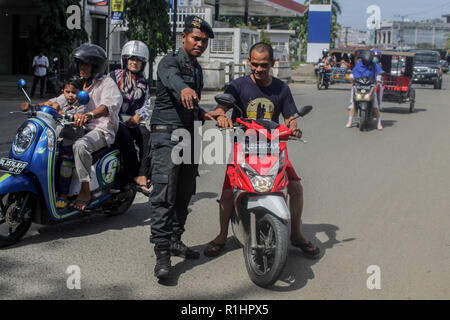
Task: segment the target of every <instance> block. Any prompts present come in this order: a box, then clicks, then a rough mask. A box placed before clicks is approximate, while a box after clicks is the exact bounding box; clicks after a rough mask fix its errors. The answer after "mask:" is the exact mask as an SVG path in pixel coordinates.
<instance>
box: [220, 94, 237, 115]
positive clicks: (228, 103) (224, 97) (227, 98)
mask: <svg viewBox="0 0 450 320" xmlns="http://www.w3.org/2000/svg"><path fill="white" fill-rule="evenodd" d="M214 99H215V100H216V102H217V104H218V105H221V106H225V107H227V108H230V109H238V110H239V112H240V113H241V116H242V115H243V114H244V113H243V112H242V109H241V108H239V107H238V106H237V104H236V99H235V98H234V97H233V95H232V94H229V93H221V94H218V95H216V96H215V97H214Z"/></svg>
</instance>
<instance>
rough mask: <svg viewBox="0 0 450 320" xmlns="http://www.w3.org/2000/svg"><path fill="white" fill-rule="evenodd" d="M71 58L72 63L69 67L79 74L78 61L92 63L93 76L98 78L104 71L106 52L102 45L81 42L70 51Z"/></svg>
mask: <svg viewBox="0 0 450 320" xmlns="http://www.w3.org/2000/svg"><path fill="white" fill-rule="evenodd" d="M71 60H72V63H71V67H70V69H71V71H72V72H74V71H75V72H76V73H77V74H79V69H78V63H79V62H83V63H86V64H90V65H92V77H93V78H99V77H101V76H102V75H103V74H104V73H105V69H106V62H107V57H106V52H105V50H104V49H103V48H102V47H100V46H98V45H96V44H90V43H83V44H82V45H81V46H79V47H78V48H76V49H74V50H73V51H72V56H71ZM72 69H74V70H72Z"/></svg>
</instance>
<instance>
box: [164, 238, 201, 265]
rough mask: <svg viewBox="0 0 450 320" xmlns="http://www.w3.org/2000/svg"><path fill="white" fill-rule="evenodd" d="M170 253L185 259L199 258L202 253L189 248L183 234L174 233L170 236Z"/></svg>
mask: <svg viewBox="0 0 450 320" xmlns="http://www.w3.org/2000/svg"><path fill="white" fill-rule="evenodd" d="M170 254H171V255H172V256H177V257H182V258H184V259H198V258H200V253H199V252H198V251H195V250H192V249H190V248H188V247H187V246H186V245H185V244H184V243H183V242H182V241H181V236H179V235H172V237H171V238H170Z"/></svg>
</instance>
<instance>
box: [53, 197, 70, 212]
mask: <svg viewBox="0 0 450 320" xmlns="http://www.w3.org/2000/svg"><path fill="white" fill-rule="evenodd" d="M68 204H69V201H68V200H67V199H62V198H58V200H56V208H58V209H61V210H63V209H66V208H67V205H68Z"/></svg>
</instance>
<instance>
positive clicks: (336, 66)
mask: <svg viewBox="0 0 450 320" xmlns="http://www.w3.org/2000/svg"><path fill="white" fill-rule="evenodd" d="M330 56H331V60H332V63H331V64H330V66H328V67H327V68H326V67H325V66H324V67H323V68H321V69H320V70H322V73H324V74H318V77H317V89H319V90H320V89H322V88H325V89H328V86H329V85H332V84H333V83H338V82H341V83H350V82H351V74H352V69H353V67H354V66H355V62H356V55H355V51H354V50H351V49H334V50H331V52H330ZM320 70H319V71H320ZM319 73H320V72H319Z"/></svg>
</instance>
